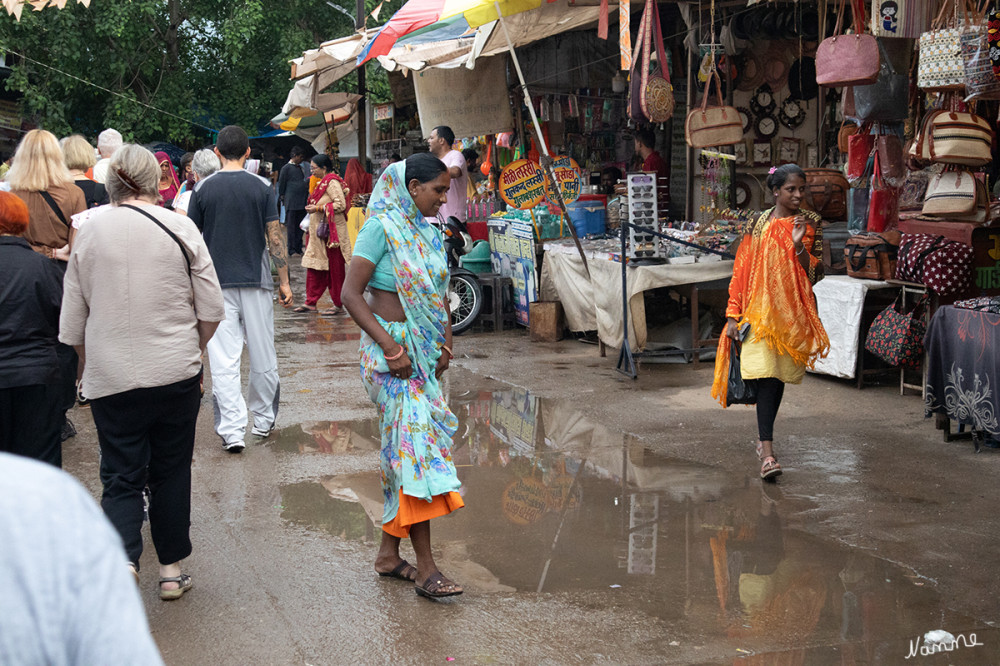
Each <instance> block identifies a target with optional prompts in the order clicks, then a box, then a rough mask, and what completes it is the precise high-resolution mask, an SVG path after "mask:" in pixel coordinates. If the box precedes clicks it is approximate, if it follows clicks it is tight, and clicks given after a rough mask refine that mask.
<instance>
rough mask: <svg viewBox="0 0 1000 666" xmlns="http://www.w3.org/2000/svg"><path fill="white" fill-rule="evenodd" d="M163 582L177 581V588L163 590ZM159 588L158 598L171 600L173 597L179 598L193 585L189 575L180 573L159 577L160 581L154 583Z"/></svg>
mask: <svg viewBox="0 0 1000 666" xmlns="http://www.w3.org/2000/svg"><path fill="white" fill-rule="evenodd" d="M164 583H177V585H178V588H177V589H176V590H164V589H163V584H164ZM156 586H157V587H158V588H159V590H160V599H163V600H164V601H172V600H174V599H180V598H181V597H182V596H183V595H184V593H185V592H187V591H188V590H190V589H191V588H192V587H194V581H193V580H191V576H189V575H187V574H181V575H180V576H173V577H171V578H161V579H160V582H159V583H157V584H156Z"/></svg>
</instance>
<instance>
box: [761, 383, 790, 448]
mask: <svg viewBox="0 0 1000 666" xmlns="http://www.w3.org/2000/svg"><path fill="white" fill-rule="evenodd" d="M784 394H785V382H783V381H781V380H780V379H775V378H774V377H764V378H763V379H758V380H757V434H758V436H759V437H760V441H762V442H770V441H773V440H774V419H775V417H777V416H778V407H780V406H781V396H783V395H784Z"/></svg>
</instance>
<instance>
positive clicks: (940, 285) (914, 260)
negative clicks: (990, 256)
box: [896, 234, 972, 296]
mask: <svg viewBox="0 0 1000 666" xmlns="http://www.w3.org/2000/svg"><path fill="white" fill-rule="evenodd" d="M896 279H897V280H903V281H905V282H915V283H917V284H922V285H924V286H926V287H927V288H928V289H930V290H931V291H933V292H934V293H936V294H938V295H939V296H950V295H952V294H961V293H964V292H966V291H968V290H969V287H970V286H971V285H972V248H971V247H969V246H968V245H965V244H964V243H959V242H958V241H951V240H948V239H946V238H945V237H944V236H934V235H931V234H903V236H902V238H901V239H900V241H899V259H898V261H897V262H896Z"/></svg>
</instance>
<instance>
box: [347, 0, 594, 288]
mask: <svg viewBox="0 0 1000 666" xmlns="http://www.w3.org/2000/svg"><path fill="white" fill-rule="evenodd" d="M359 2H360V0H359ZM493 6H494V7H496V10H497V20H498V21H500V27H501V28H503V36H504V37H505V38H506V39H507V50H508V51H510V59H511V60H512V61H513V62H514V70H515V71H516V72H517V80H518V81H520V83H521V92H522V93H523V94H524V103H525V104H526V105H527V107H528V113H530V114H531V123H532V124H533V125H534V126H535V135H536V136H537V137H538V145H539V146H541V148H542V155H544V157H543V158H542V168H543V169H545V172H546V173H547V174H548V175H549V182H550V183H552V189H553V191H554V192H555V194H556V203H557V204H559V210H560V211H561V212H562V214H563V217H564V218H565V219H567V220H569V212H568V211H567V210H566V202H565V201H563V196H562V190H561V189H560V188H559V183H558V181H556V173H555V169H553V168H552V156H551V155H550V154H549V147H548V146H547V145H546V144H545V137H543V136H542V128H541V125H539V124H538V116H536V115H535V106H534V105H533V104H532V103H531V95H529V94H528V84H526V83H525V82H524V74H522V73H521V63H519V62H518V61H517V54H516V53H514V42H513V41H511V39H510V33H509V32H508V31H507V23H506V22H505V21H504V19H503V14H502V13H501V12H500V3H499V2H494V3H493ZM569 231H570V233H571V234H572V235H573V243H574V244H575V245H576V251H577V252H579V253H580V259H582V260H583V270H584V271H586V272H587V277H588V278H589V277H590V266H589V265H587V256H586V255H585V254H584V253H583V246H582V245H580V237H579V236H577V234H576V225H575V224H573V222H572V220H570V225H569Z"/></svg>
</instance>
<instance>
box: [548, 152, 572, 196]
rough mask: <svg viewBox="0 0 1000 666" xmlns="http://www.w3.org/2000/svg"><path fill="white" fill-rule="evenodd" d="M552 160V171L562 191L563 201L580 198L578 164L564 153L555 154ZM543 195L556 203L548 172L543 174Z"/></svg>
mask: <svg viewBox="0 0 1000 666" xmlns="http://www.w3.org/2000/svg"><path fill="white" fill-rule="evenodd" d="M553 160H554V162H553V164H552V171H553V172H555V176H556V182H557V183H559V189H560V190H561V191H562V199H563V202H564V203H572V202H574V201H576V200H577V199H579V198H580V165H579V164H577V163H576V160H574V159H573V158H571V157H566V156H565V155H556V156H555V157H554V158H553ZM545 196H546V197H548V200H549V201H551V202H552V203H556V201H557V197H556V192H555V190H554V189H552V183H551V182H550V181H549V174H548V173H546V174H545Z"/></svg>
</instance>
